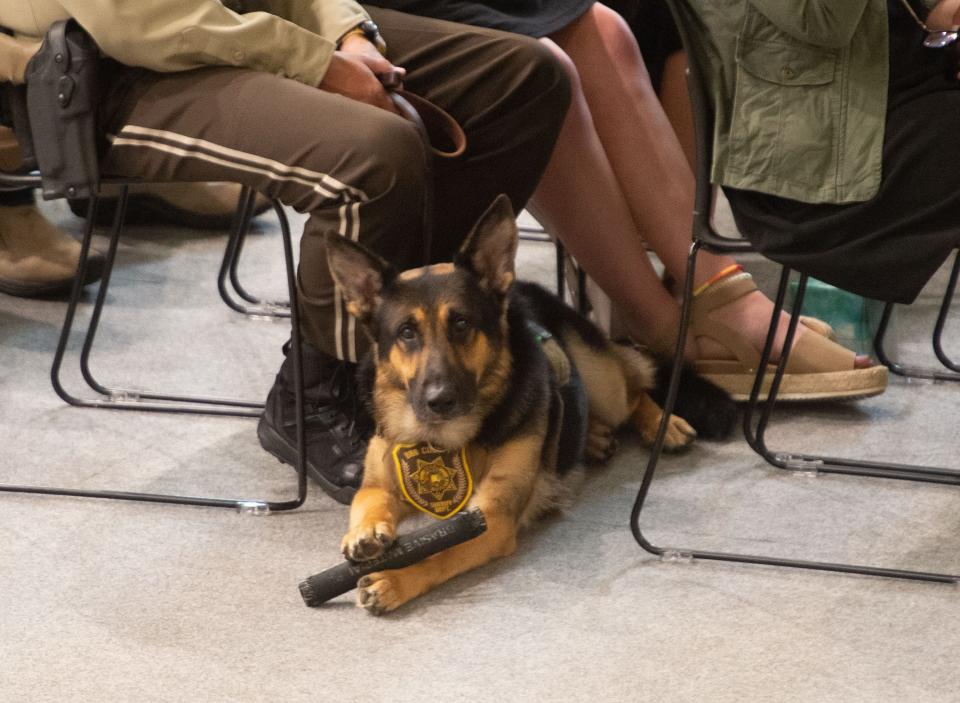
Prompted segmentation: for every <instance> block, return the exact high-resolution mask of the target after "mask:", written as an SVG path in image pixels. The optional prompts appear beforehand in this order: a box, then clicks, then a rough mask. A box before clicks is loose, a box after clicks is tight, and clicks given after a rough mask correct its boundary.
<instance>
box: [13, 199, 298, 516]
mask: <svg viewBox="0 0 960 703" xmlns="http://www.w3.org/2000/svg"><path fill="white" fill-rule="evenodd" d="M96 206H97V198H95V197H94V198H91V200H90V205H89V209H88V211H87V224H86V227H85V229H84V235H83V241H82V243H81V246H80V260H79V263H78V264H77V276H76V280H75V281H74V285H73V290H72V292H71V295H70V301H69V303H68V305H67V312H66V316H65V319H64V324H63V327H62V329H61V331H60V339H59V341H58V343H57V349H56V352H55V353H54V361H53V366H52V368H51V371H50V380H51V383H52V384H53V387H54V389H55V390H56V392H57V394H58V395H59V396H60V397H61V398H63V400H65V401H66V402H67V403H69V404H71V405H75V406H79V407H99V408H110V409H117V408H120V407H124V406H121V405H119V404H117V403H115V402H110V401H86V400H81V399H79V398H76V397H74V396H73V395H71V394H70V393H68V392H67V391H66V390H65V389H64V387H63V384H62V383H61V381H60V369H61V367H62V365H63V357H64V353H65V351H66V348H67V344H68V342H69V340H70V332H71V329H72V326H73V321H74V318H75V316H76V309H77V304H78V302H79V300H80V298H81V296H82V293H83V280H84V275H85V273H86V269H87V259H88V256H89V253H90V241H91V239H92V236H93V223H94V219H95V218H94V214H95V211H96ZM122 207H123V205H122V204H120V203H118V213H119V211H120V210H121V209H122ZM274 209H275V210H276V211H277V213H278V215H282V214H283V210H282V207H281V206H280V204H279V203H274ZM116 224H117V220H115V223H114V225H115V226H116ZM280 229H281V233H282V238H283V249H284V262H285V267H286V272H287V284H288V288H289V293H290V300H291V302H292V308H291V310H292V315H291V327H292V332H291V336H292V339H293V344H292V345H291V353H292V354H293V369H294V378H295V387H294V394H295V398H296V422H297V452H298V459H297V466H296V469H297V494H296V497H294V498H292V499H290V500H283V501H268V500H262V499H231V498H210V497H195V496H181V495H174V494H162V493H139V492H133V491H112V490H84V489H73V488H59V487H51V486H22V485H12V484H0V492H5V493H29V494H39V495H53V496H69V497H78V498H103V499H110V500H126V501H139V502H146V503H167V504H174V505H193V506H202V507H214V508H232V509H236V510H239V511H241V512H244V513H249V514H254V515H264V514H268V513H270V512H281V511H286V510H294V509H296V508H299V507H300V506H301V505H303V503H304V501H305V500H306V496H307V471H306V438H305V435H304V407H303V399H304V389H303V355H302V342H301V339H300V327H299V322H300V320H299V317H298V315H297V305H296V302H297V290H296V277H295V273H296V272H295V269H294V266H293V243H292V241H291V236H290V226H289V223H288V222H287V220H286V217H282V218H281V220H280ZM105 275H106V273H105ZM124 409H127V408H125V407H124ZM129 409H139V410H145V409H148V410H159V411H161V412H176V411H175V410H172V409H171V408H170V407H169V406H165V405H162V404H160V405H157V406H149V405H146V404H140V405H137V406H136V407H134V408H129ZM221 414H222V413H221Z"/></svg>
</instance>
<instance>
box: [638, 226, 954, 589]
mask: <svg viewBox="0 0 960 703" xmlns="http://www.w3.org/2000/svg"><path fill="white" fill-rule="evenodd" d="M700 247H701V244H700V242H699V240H695V241H694V243H693V245H692V246H691V248H690V256H689V258H688V260H687V275H686V278H685V281H684V294H683V305H682V308H681V314H680V330H679V333H678V336H677V347H676V351H675V353H674V360H673V361H674V363H673V370H672V372H671V375H670V383H669V386H668V390H667V397H666V401H665V402H664V407H663V419H662V420H661V422H660V427H659V429H658V431H657V436H656V438H655V439H654V442H653V446H652V447H651V448H650V458H649V460H648V461H647V467H646V470H645V471H644V473H643V476H642V478H641V480H640V488H639V489H638V491H637V497H636V499H635V501H634V504H633V509H632V510H631V512H630V530H631V532H632V534H633V537H634V539H635V540H636V542H637V544H639V545H640V547H641V548H642V549H644V550H645V551H647V552H649V553H651V554H654V555H657V556H659V557H660V558H661V559H664V560H667V561H692V560H694V559H704V560H711V561H726V562H735V563H741V564H758V565H765V566H781V567H789V568H794V569H808V570H815V571H834V572H839V573H848V574H859V575H863V576H882V577H887V578H896V579H906V580H911V581H932V582H939V583H957V582H958V581H960V575H952V574H940V573H933V572H925V571H909V570H903V569H888V568H882V567H874V566H860V565H854V564H839V563H834V562H821V561H807V560H801V559H783V558H779V557H770V556H760V555H753V554H738V553H734V552H714V551H705V550H700V549H692V548H687V547H661V546H658V545H656V544H654V543H653V542H651V541H650V540H648V539H647V538H646V536H645V535H644V534H643V530H642V529H641V526H640V518H641V517H642V512H643V506H644V503H645V502H646V499H647V495H648V493H649V491H650V485H651V484H652V482H653V477H654V475H655V473H656V468H657V464H658V463H659V461H660V455H661V453H662V452H663V443H664V440H665V438H666V434H667V428H668V427H669V421H670V415H671V414H672V413H673V409H674V406H675V405H676V399H677V390H678V388H679V386H680V368H681V364H682V362H683V350H684V348H685V346H686V340H687V331H688V328H689V325H690V308H691V301H692V297H693V295H692V294H693V280H694V270H695V266H696V255H697V252H698V251H699V250H700ZM784 280H785V279H781V289H782V290H781V291H780V292H781V293H782V291H783V290H785V288H786V285H785V282H784ZM777 298H778V300H777V303H778V305H779V307H780V308H781V309H782V306H783V296H782V295H781V294H778V296H777ZM777 316H779V312H777ZM798 317H799V315H795V316H794V319H797V318H798ZM773 319H774V320H776V317H775V318H773ZM795 331H796V328H795V325H794V332H795ZM789 336H790V332H789V330H788V337H789ZM788 343H789V342H788ZM771 348H772V339H768V340H767V344H766V345H765V352H766V354H765V356H766V357H767V358H769V355H770V349H771ZM784 367H785V363H784ZM761 368H763V366H761ZM781 375H782V372H781ZM760 384H762V379H759V378H758V379H757V381H755V383H754V389H753V393H752V394H751V395H754V396H758V395H759V391H760ZM777 384H778V381H777V379H776V377H775V378H774V381H773V383H772V384H771V393H775V391H776V385H777Z"/></svg>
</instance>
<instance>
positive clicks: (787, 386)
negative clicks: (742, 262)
mask: <svg viewBox="0 0 960 703" xmlns="http://www.w3.org/2000/svg"><path fill="white" fill-rule="evenodd" d="M755 290H757V286H756V284H755V283H754V282H753V277H752V276H751V275H750V274H749V273H735V274H733V275H729V276H725V277H723V278H721V279H720V280H718V281H716V282H714V283H711V284H710V285H708V286H706V288H705V289H703V290H701V291H699V292H698V293H697V294H695V296H694V299H693V306H692V309H691V314H690V334H691V335H693V336H695V337H707V338H709V339H711V340H713V341H714V342H716V343H717V344H720V345H722V346H724V347H726V348H727V349H729V350H730V352H731V353H733V354H734V355H735V356H736V359H729V360H728V359H723V360H721V359H718V360H709V359H700V360H697V361H695V362H694V368H696V370H697V371H698V372H699V373H700V374H701V375H702V376H703V377H704V378H706V379H708V380H710V381H712V382H713V383H715V384H716V385H718V386H720V387H721V388H723V389H724V390H725V391H727V392H728V393H729V394H730V395H731V396H732V397H733V399H734V400H737V401H745V400H749V398H750V391H751V389H752V388H753V382H754V377H755V376H756V370H757V365H758V364H759V362H760V351H759V350H758V349H755V348H754V347H753V345H752V344H751V343H750V342H749V341H748V340H747V339H745V338H744V337H743V335H742V334H741V333H740V332H739V331H738V330H736V329H735V328H733V327H731V326H729V325H727V324H725V323H723V322H720V321H718V320H716V319H713V318H711V317H710V313H711V312H712V311H713V310H715V309H717V308H719V307H721V306H723V305H726V304H727V303H730V302H733V301H734V300H737V299H739V298H742V297H743V296H745V295H749V294H750V293H752V292H753V291H755ZM800 322H801V323H802V324H803V325H804V326H805V327H807V328H808V330H809V331H810V332H813V334H809V333H808V334H804V335H802V336H800V337H799V338H798V339H795V341H794V343H793V348H792V349H791V351H790V357H789V359H788V360H787V368H786V370H785V371H784V374H783V381H782V382H781V384H780V391H779V393H778V394H777V399H778V400H838V399H853V398H867V397H869V396H873V395H878V394H880V393H883V391H884V390H885V389H886V387H887V368H886V367H885V366H881V365H877V366H871V367H868V368H863V369H858V368H854V360H855V359H856V354H854V352H852V351H851V350H849V349H846V348H845V347H842V346H840V345H839V344H837V343H836V342H833V341H831V340H830V339H829V337H830V336H831V335H832V330H831V328H830V326H829V325H828V324H826V323H825V322H822V321H820V320H816V319H815V318H803V317H801V319H800ZM775 368H776V366H775V365H774V364H770V365H769V366H768V373H767V375H766V376H765V377H764V384H763V388H762V390H761V394H760V397H761V399H765V398H766V397H767V392H768V390H769V388H770V382H771V380H772V379H773V372H774V370H775Z"/></svg>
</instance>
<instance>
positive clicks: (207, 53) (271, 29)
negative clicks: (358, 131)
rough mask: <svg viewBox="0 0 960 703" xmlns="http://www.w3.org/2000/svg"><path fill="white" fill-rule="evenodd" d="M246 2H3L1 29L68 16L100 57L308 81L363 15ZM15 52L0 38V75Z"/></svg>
mask: <svg viewBox="0 0 960 703" xmlns="http://www.w3.org/2000/svg"><path fill="white" fill-rule="evenodd" d="M246 5H247V6H248V7H249V8H250V9H252V10H254V11H253V12H248V13H247V14H237V13H236V12H233V11H232V10H230V9H228V8H226V7H224V5H223V3H222V2H220V0H5V1H4V2H2V3H0V27H5V28H6V29H10V30H13V31H14V32H15V33H16V34H17V35H18V37H21V38H38V37H42V36H43V35H44V34H45V33H46V31H47V29H48V28H49V27H50V25H51V24H52V23H53V22H56V21H57V20H62V19H67V18H71V17H72V18H73V19H75V20H76V21H77V22H78V23H79V24H80V25H81V26H82V27H83V28H84V29H85V30H86V31H87V32H88V33H89V34H90V36H92V37H93V39H94V40H95V41H96V42H97V44H98V45H99V46H100V49H101V50H102V51H103V52H104V53H105V54H106V55H107V56H110V57H111V58H113V59H116V60H117V61H119V62H121V63H124V64H127V65H129V66H141V67H143V68H148V69H151V70H154V71H160V72H172V71H186V70H189V69H192V68H199V67H201V66H243V67H246V68H251V69H254V70H257V71H265V72H267V73H273V74H276V75H280V76H286V77H287V78H292V79H294V80H297V81H300V82H302V83H306V84H308V85H313V86H315V85H318V84H319V83H320V81H321V80H322V79H323V76H324V74H325V73H326V71H327V66H328V64H329V63H330V56H331V55H332V54H333V52H334V50H335V49H336V45H337V41H338V40H339V39H340V37H342V36H343V35H344V34H345V33H346V32H348V31H349V30H350V29H352V28H354V27H356V26H357V25H358V24H360V23H361V22H363V21H364V20H365V19H369V16H368V15H367V13H366V12H364V10H363V8H362V7H360V5H359V4H357V3H356V2H354V1H353V0H249V1H248V2H247V3H246ZM245 9H246V8H245ZM15 52H16V47H14V46H13V45H12V44H11V43H10V42H9V41H3V42H2V43H0V79H6V80H16V81H17V82H22V79H23V61H22V60H21V59H22V50H21V53H20V54H17V53H15ZM4 71H7V72H9V73H12V74H13V73H14V72H15V71H19V75H16V74H14V75H3V72H4Z"/></svg>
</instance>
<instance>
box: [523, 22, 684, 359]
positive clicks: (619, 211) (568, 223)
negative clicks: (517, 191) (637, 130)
mask: <svg viewBox="0 0 960 703" xmlns="http://www.w3.org/2000/svg"><path fill="white" fill-rule="evenodd" d="M544 41H545V42H546V44H547V45H548V46H550V47H551V48H552V49H554V51H555V53H556V54H557V57H558V58H559V59H560V61H561V62H562V63H563V64H564V65H565V66H566V67H567V69H568V72H569V73H570V78H571V82H572V83H573V99H572V102H571V105H570V109H569V111H568V112H567V117H566V121H565V122H564V125H563V129H562V130H561V132H560V137H559V139H558V140H557V144H556V147H555V148H554V152H553V156H552V157H551V160H550V163H549V165H548V166H547V170H546V172H545V174H544V176H543V178H542V179H541V181H540V185H539V187H538V188H537V191H536V193H535V194H534V196H533V200H532V202H531V206H530V207H531V210H533V212H534V214H535V215H536V216H537V218H538V219H539V220H540V221H541V222H542V223H543V224H544V225H545V226H546V227H547V229H549V230H550V231H551V232H553V233H554V234H556V236H558V237H559V238H560V239H561V240H562V241H563V243H564V244H565V246H566V247H567V249H568V250H569V251H570V253H571V254H573V256H574V257H575V258H576V259H577V261H578V262H579V263H580V265H581V266H583V268H584V269H585V270H586V271H587V272H588V273H589V274H590V276H591V277H592V278H593V279H594V280H595V281H596V282H597V283H598V285H600V287H601V288H603V290H604V291H606V292H607V295H609V296H610V298H611V299H612V300H613V301H614V302H615V303H616V304H617V306H618V307H619V308H620V309H621V310H623V312H624V315H625V316H626V320H625V323H626V325H627V328H628V330H629V331H630V333H631V334H632V335H634V336H635V337H636V338H638V339H643V340H648V341H653V340H656V339H657V335H658V334H660V333H661V332H662V331H664V330H674V329H676V325H677V322H678V320H679V308H678V306H677V303H676V301H675V300H674V299H673V297H672V296H671V295H670V294H669V293H668V292H667V290H666V289H665V288H664V287H663V285H662V284H661V283H660V280H659V278H658V277H657V273H656V271H655V270H654V268H653V265H652V264H651V263H650V260H649V257H648V256H647V252H646V251H645V249H644V247H643V243H642V241H641V239H640V237H639V236H638V234H637V227H636V224H635V222H634V220H633V216H632V214H631V212H630V208H629V207H628V205H627V200H626V198H625V197H624V194H623V192H622V191H621V190H620V186H619V184H618V182H617V178H616V175H615V174H614V172H613V169H612V167H611V165H610V162H609V161H608V159H607V154H606V152H605V151H604V148H603V145H602V144H601V143H600V139H599V137H598V136H597V132H596V129H595V128H594V124H593V118H592V116H591V114H590V109H589V107H588V105H587V102H586V98H585V96H584V93H583V91H582V89H581V86H580V81H579V78H578V76H577V72H576V69H575V68H574V67H573V64H572V63H571V62H570V59H569V58H567V56H566V55H565V54H564V53H563V52H562V51H561V50H560V49H559V48H558V47H557V46H556V44H554V43H553V42H551V41H550V40H549V39H547V40H544ZM687 238H688V239H689V234H687ZM658 341H659V340H658Z"/></svg>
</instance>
